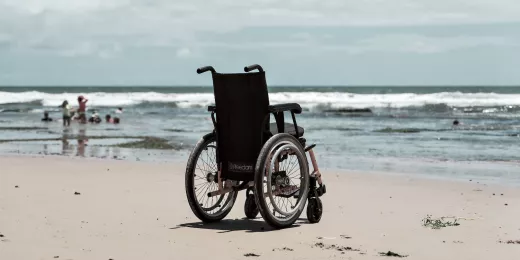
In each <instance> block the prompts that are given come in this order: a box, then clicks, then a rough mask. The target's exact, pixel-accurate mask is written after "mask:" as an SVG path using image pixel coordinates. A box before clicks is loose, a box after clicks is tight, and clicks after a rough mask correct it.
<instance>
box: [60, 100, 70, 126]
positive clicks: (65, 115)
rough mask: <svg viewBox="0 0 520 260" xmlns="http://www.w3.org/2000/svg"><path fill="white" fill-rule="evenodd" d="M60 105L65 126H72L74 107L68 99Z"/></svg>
mask: <svg viewBox="0 0 520 260" xmlns="http://www.w3.org/2000/svg"><path fill="white" fill-rule="evenodd" d="M60 107H61V109H62V112H63V126H65V125H67V126H70V118H71V112H72V108H71V106H70V105H69V102H68V101H67V100H65V101H63V103H62V104H61V106H60Z"/></svg>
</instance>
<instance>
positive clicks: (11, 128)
mask: <svg viewBox="0 0 520 260" xmlns="http://www.w3.org/2000/svg"><path fill="white" fill-rule="evenodd" d="M2 130H5V131H26V130H48V128H47V127H37V126H2V127H0V131H2Z"/></svg>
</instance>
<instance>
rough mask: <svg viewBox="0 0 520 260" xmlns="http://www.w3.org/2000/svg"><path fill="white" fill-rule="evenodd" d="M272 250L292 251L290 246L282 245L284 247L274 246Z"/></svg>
mask: <svg viewBox="0 0 520 260" xmlns="http://www.w3.org/2000/svg"><path fill="white" fill-rule="evenodd" d="M273 251H294V250H293V249H292V248H288V247H284V248H275V249H273Z"/></svg>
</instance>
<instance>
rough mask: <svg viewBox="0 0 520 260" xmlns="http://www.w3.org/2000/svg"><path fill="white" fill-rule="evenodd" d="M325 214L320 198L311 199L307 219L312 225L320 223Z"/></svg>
mask: <svg viewBox="0 0 520 260" xmlns="http://www.w3.org/2000/svg"><path fill="white" fill-rule="evenodd" d="M322 214H323V204H322V203H321V199H320V198H318V197H314V198H310V199H309V204H307V219H308V220H309V222H310V223H318V222H320V220H321V215H322Z"/></svg>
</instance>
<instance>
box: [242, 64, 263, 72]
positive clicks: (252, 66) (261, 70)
mask: <svg viewBox="0 0 520 260" xmlns="http://www.w3.org/2000/svg"><path fill="white" fill-rule="evenodd" d="M256 69H258V71H260V72H264V69H262V66H260V65H258V64H253V65H249V66H247V67H244V71H245V72H250V71H252V70H256Z"/></svg>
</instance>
